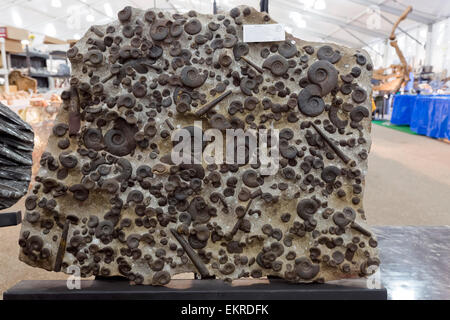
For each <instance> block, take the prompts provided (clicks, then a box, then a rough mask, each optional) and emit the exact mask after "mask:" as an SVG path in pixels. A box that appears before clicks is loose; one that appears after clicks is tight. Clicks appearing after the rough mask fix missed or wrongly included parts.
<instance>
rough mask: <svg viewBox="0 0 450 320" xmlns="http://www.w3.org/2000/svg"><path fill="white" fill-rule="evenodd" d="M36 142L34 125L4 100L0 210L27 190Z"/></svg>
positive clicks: (1, 111) (0, 137)
mask: <svg viewBox="0 0 450 320" xmlns="http://www.w3.org/2000/svg"><path fill="white" fill-rule="evenodd" d="M33 146H34V133H33V129H32V128H31V127H30V125H29V124H28V123H26V122H25V121H23V120H22V119H20V117H19V116H18V115H17V114H16V113H14V112H13V111H12V110H11V109H9V108H8V107H7V106H5V105H4V104H1V103H0V210H2V209H6V208H9V207H11V206H12V205H13V204H15V203H16V202H17V201H19V199H20V198H22V197H23V196H24V195H25V194H26V193H27V191H28V185H29V184H30V180H31V166H32V164H33V158H32V154H33Z"/></svg>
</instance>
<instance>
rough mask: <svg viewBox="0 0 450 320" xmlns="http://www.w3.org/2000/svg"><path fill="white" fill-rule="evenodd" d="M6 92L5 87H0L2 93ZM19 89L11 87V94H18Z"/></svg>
mask: <svg viewBox="0 0 450 320" xmlns="http://www.w3.org/2000/svg"><path fill="white" fill-rule="evenodd" d="M3 92H5V86H0V93H3ZM16 92H17V87H16V86H11V85H10V86H9V93H16Z"/></svg>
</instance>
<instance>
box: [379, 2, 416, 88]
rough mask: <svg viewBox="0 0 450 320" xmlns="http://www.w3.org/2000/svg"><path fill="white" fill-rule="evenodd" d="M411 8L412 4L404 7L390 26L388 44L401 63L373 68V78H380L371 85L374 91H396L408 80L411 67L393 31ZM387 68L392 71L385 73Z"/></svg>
mask: <svg viewBox="0 0 450 320" xmlns="http://www.w3.org/2000/svg"><path fill="white" fill-rule="evenodd" d="M412 10H413V8H412V6H409V7H408V8H406V10H405V11H404V12H403V14H402V15H401V16H400V17H399V18H398V20H397V22H395V23H394V25H393V26H392V31H391V35H390V36H389V40H390V45H391V47H393V48H394V49H395V52H396V53H397V55H398V57H399V59H400V63H401V64H399V65H391V66H390V67H389V68H382V69H377V70H375V71H374V73H373V78H374V79H375V80H380V81H381V83H380V84H379V85H377V86H374V87H373V90H374V91H384V92H388V93H396V92H397V91H398V90H400V88H401V87H402V85H403V84H406V83H407V82H408V81H409V80H410V79H409V72H410V71H411V67H410V66H408V63H407V62H406V59H405V56H404V55H403V52H402V51H401V50H400V47H399V46H398V42H397V37H396V35H395V31H396V30H397V28H398V26H399V24H400V23H401V22H402V21H403V20H405V19H406V17H407V16H408V14H410V13H411V12H412ZM387 69H392V72H391V73H389V74H387Z"/></svg>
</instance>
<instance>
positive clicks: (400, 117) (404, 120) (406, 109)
mask: <svg viewBox="0 0 450 320" xmlns="http://www.w3.org/2000/svg"><path fill="white" fill-rule="evenodd" d="M417 97H418V96H417V95H409V94H403V95H400V94H397V95H395V96H394V102H393V108H394V109H393V110H392V117H391V123H392V124H396V125H399V126H401V125H405V124H407V125H409V124H410V123H411V115H412V113H413V109H414V105H415V103H416V100H417Z"/></svg>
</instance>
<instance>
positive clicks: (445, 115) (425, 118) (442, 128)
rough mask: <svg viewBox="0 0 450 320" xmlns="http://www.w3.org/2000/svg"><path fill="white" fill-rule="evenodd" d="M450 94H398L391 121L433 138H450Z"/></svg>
mask: <svg viewBox="0 0 450 320" xmlns="http://www.w3.org/2000/svg"><path fill="white" fill-rule="evenodd" d="M449 118H450V96H449V95H396V96H395V99H394V110H393V112H392V118H391V122H392V123H393V124H396V125H405V124H406V125H409V126H410V128H411V130H412V131H414V132H416V133H418V134H422V135H426V136H429V137H433V138H446V139H449V140H450V120H449Z"/></svg>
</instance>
